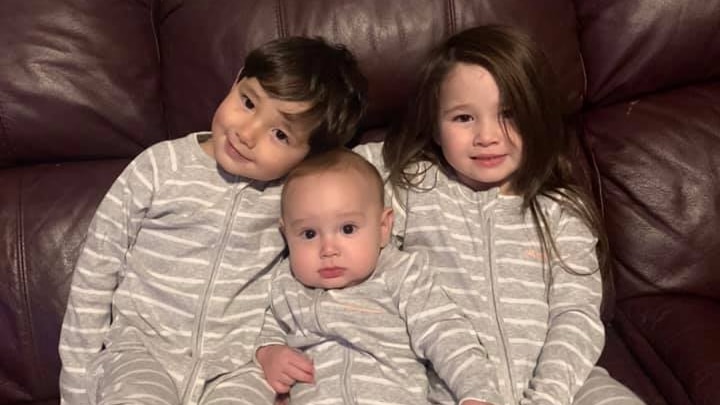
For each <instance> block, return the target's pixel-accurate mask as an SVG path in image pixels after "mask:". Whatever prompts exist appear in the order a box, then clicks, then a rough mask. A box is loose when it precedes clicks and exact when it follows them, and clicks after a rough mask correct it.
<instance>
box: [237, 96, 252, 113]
mask: <svg viewBox="0 0 720 405" xmlns="http://www.w3.org/2000/svg"><path fill="white" fill-rule="evenodd" d="M240 97H241V99H242V103H243V106H245V108H247V109H248V110H252V109H253V108H255V103H253V102H252V100H250V98H249V97H248V96H246V95H244V94H243V95H242V96H240Z"/></svg>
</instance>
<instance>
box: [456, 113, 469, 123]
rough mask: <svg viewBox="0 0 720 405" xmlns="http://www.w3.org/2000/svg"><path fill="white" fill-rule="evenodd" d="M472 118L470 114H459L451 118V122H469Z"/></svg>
mask: <svg viewBox="0 0 720 405" xmlns="http://www.w3.org/2000/svg"><path fill="white" fill-rule="evenodd" d="M472 119H473V117H472V116H471V115H470V114H460V115H456V116H454V117H453V121H457V122H469V121H472Z"/></svg>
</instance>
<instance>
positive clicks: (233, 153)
mask: <svg viewBox="0 0 720 405" xmlns="http://www.w3.org/2000/svg"><path fill="white" fill-rule="evenodd" d="M225 153H227V154H228V156H230V158H231V159H232V160H238V161H247V162H251V161H252V159H250V158H249V157H247V156H246V155H244V154H243V153H241V152H240V151H239V150H237V148H235V146H233V144H232V143H231V142H230V140H227V141H226V142H225Z"/></svg>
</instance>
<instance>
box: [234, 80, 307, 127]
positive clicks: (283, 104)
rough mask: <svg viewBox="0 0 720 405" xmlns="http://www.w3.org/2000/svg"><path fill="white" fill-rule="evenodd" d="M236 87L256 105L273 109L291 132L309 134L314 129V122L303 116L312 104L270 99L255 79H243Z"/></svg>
mask: <svg viewBox="0 0 720 405" xmlns="http://www.w3.org/2000/svg"><path fill="white" fill-rule="evenodd" d="M237 87H238V90H239V91H240V92H244V93H247V95H248V96H250V98H252V99H253V101H254V102H255V103H256V104H259V103H262V104H266V105H267V107H269V108H271V109H273V110H274V112H275V113H277V114H278V116H279V118H280V119H281V120H282V121H283V124H284V125H286V126H288V127H291V128H292V129H293V130H295V131H298V132H309V131H310V130H311V129H312V128H313V127H314V122H312V120H310V119H308V118H306V116H305V113H306V112H308V111H310V109H311V108H312V107H313V103H312V102H310V101H290V100H281V99H279V98H275V97H272V96H271V95H270V94H268V93H267V92H266V91H265V89H264V88H263V86H262V84H261V83H260V81H258V79H257V78H255V77H243V78H242V79H241V80H240V81H239V82H238V83H237Z"/></svg>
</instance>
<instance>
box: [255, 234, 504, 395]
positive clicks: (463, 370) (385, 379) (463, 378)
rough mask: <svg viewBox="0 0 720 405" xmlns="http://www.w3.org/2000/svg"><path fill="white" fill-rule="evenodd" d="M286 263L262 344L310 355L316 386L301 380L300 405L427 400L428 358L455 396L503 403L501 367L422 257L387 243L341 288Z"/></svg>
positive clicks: (294, 392) (277, 278)
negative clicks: (319, 283)
mask: <svg viewBox="0 0 720 405" xmlns="http://www.w3.org/2000/svg"><path fill="white" fill-rule="evenodd" d="M288 262H289V261H284V262H283V263H281V264H280V266H279V268H278V270H277V273H276V276H274V277H273V281H272V304H271V308H272V312H271V313H270V314H269V316H272V317H273V318H271V319H274V320H277V322H278V324H276V325H279V326H280V328H281V329H280V330H276V329H271V328H269V326H270V325H272V322H268V324H267V326H266V327H263V339H261V344H264V345H266V344H285V343H287V344H288V345H289V346H291V347H294V348H298V349H300V350H302V351H303V352H304V353H305V354H306V355H308V356H309V357H310V358H312V359H313V363H314V366H315V381H316V382H315V384H314V385H312V384H302V383H298V384H295V385H294V386H293V387H292V389H291V392H290V401H291V403H292V404H293V405H301V404H408V405H410V404H412V405H417V404H423V403H428V400H427V394H428V380H427V371H426V366H425V365H426V362H425V361H424V360H429V361H432V362H433V364H434V365H435V368H436V370H437V371H438V374H439V375H441V376H443V377H444V380H445V381H447V383H448V386H450V387H451V388H452V390H453V392H455V393H456V394H457V395H458V398H461V399H477V400H484V401H489V402H494V403H497V402H496V401H498V400H499V398H500V397H499V394H498V391H497V385H496V383H495V379H494V376H495V370H494V368H495V365H494V364H492V363H491V362H490V361H489V360H488V358H487V354H486V352H485V349H484V348H483V346H482V344H481V342H480V340H479V339H478V338H477V336H476V335H475V334H474V333H473V332H472V326H471V325H470V323H469V322H468V320H467V319H465V317H464V316H463V315H462V312H461V311H460V310H459V308H457V306H456V305H455V303H453V302H452V301H450V300H449V299H448V298H447V296H446V295H445V293H444V291H443V290H442V289H441V288H439V286H437V285H436V284H435V282H434V280H433V278H432V275H431V274H430V272H429V270H428V268H427V256H426V255H425V254H422V253H413V254H409V253H405V252H401V251H399V250H397V249H396V248H395V247H393V246H388V247H386V248H384V249H383V250H382V252H381V254H380V258H379V260H378V264H377V267H376V269H375V271H374V272H373V274H372V275H371V276H370V278H369V279H367V280H366V281H364V282H362V283H360V284H358V285H354V286H351V287H347V288H343V289H334V290H323V289H314V288H308V287H305V286H303V285H302V284H300V283H299V282H298V281H297V280H296V279H295V278H294V277H293V275H292V274H291V272H290V269H289V265H288ZM449 403H450V404H452V403H454V401H452V400H451V401H450V402H449Z"/></svg>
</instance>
